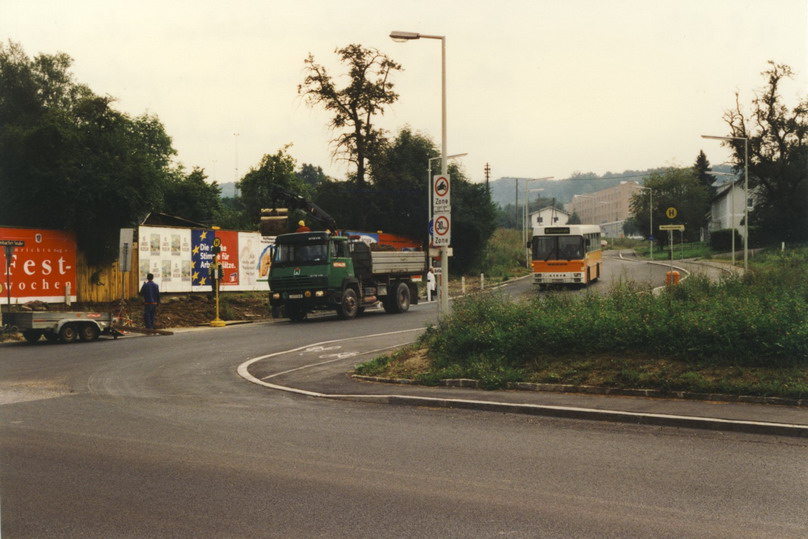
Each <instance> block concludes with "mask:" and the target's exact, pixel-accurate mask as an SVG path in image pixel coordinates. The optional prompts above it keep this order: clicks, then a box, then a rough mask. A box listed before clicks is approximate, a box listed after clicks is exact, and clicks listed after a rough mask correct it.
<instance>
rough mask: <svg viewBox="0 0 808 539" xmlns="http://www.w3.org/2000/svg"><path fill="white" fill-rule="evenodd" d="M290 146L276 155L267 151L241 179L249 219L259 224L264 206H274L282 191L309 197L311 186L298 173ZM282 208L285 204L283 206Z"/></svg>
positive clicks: (242, 199) (281, 200) (279, 200)
mask: <svg viewBox="0 0 808 539" xmlns="http://www.w3.org/2000/svg"><path fill="white" fill-rule="evenodd" d="M288 149H289V145H287V146H284V147H283V148H281V149H280V150H278V151H277V152H275V153H274V154H271V155H270V154H267V155H264V157H263V158H262V159H261V163H260V164H259V165H258V166H257V167H254V168H252V169H250V171H249V172H247V174H245V175H244V177H243V178H242V179H241V180H240V181H239V182H238V188H239V192H240V193H241V195H240V201H241V204H242V206H243V207H244V212H245V213H246V215H247V217H248V219H249V220H250V222H251V223H254V225H255V226H256V227H257V225H258V222H259V221H260V216H261V209H262V208H272V207H274V206H275V205H276V203H278V202H281V203H282V202H283V199H282V198H280V190H286V191H289V192H291V193H293V194H296V195H300V196H302V197H304V198H309V196H310V195H309V189H308V187H306V185H304V184H303V182H302V181H300V179H299V178H298V176H297V175H296V174H295V165H296V162H295V159H294V158H293V157H292V156H291V155H289V153H288V152H287V150H288ZM281 207H283V206H281Z"/></svg>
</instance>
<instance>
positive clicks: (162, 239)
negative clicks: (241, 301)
mask: <svg viewBox="0 0 808 539" xmlns="http://www.w3.org/2000/svg"><path fill="white" fill-rule="evenodd" d="M215 238H218V239H219V242H220V251H219V263H220V264H221V265H222V270H223V273H224V278H223V279H222V282H221V290H225V291H242V290H243V291H249V290H266V287H267V285H266V276H265V277H264V281H263V282H260V272H261V268H260V266H259V265H260V263H261V254H262V252H263V250H264V248H265V247H266V245H265V243H264V242H263V239H262V237H261V235H260V234H259V233H258V232H238V231H235V230H212V229H202V228H194V229H191V228H172V227H152V226H141V227H140V228H139V230H138V240H139V244H138V249H139V255H140V265H139V266H138V268H137V270H138V271H139V277H140V281H141V282H143V281H145V280H146V274H147V273H152V274H154V281H155V282H156V283H157V284H158V285H159V286H160V291H161V292H210V291H211V290H212V288H211V285H212V283H211V278H210V277H211V271H210V270H211V265H212V264H213V260H214V254H213V240H214V239H215ZM265 261H266V262H267V263H268V261H269V258H266V260H265ZM266 271H267V273H268V272H269V266H268V265H267V266H266Z"/></svg>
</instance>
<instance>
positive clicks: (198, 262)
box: [191, 228, 214, 292]
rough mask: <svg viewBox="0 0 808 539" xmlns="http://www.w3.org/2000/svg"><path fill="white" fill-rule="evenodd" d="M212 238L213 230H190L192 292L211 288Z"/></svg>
mask: <svg viewBox="0 0 808 539" xmlns="http://www.w3.org/2000/svg"><path fill="white" fill-rule="evenodd" d="M213 238H214V235H213V230H204V229H199V228H195V229H193V230H192V231H191V285H192V286H193V290H194V292H201V291H207V290H210V289H211V279H210V265H211V264H212V263H213Z"/></svg>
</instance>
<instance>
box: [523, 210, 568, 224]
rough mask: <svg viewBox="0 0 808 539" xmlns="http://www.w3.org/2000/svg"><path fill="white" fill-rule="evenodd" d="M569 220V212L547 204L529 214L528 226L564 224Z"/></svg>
mask: <svg viewBox="0 0 808 539" xmlns="http://www.w3.org/2000/svg"><path fill="white" fill-rule="evenodd" d="M569 220H570V214H569V213H567V212H566V211H564V210H560V209H558V208H554V207H552V206H547V207H545V208H542V209H540V210H539V211H534V212H532V213H531V214H530V228H535V227H537V226H553V225H559V226H561V225H566V224H567V223H568V222H569Z"/></svg>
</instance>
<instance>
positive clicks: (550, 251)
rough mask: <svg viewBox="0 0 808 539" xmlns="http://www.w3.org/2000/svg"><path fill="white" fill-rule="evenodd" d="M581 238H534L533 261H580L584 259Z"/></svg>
mask: <svg viewBox="0 0 808 539" xmlns="http://www.w3.org/2000/svg"><path fill="white" fill-rule="evenodd" d="M583 247H584V241H583V237H581V236H536V237H534V238H533V260H581V259H582V258H583V257H584V249H583Z"/></svg>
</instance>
